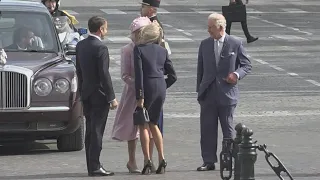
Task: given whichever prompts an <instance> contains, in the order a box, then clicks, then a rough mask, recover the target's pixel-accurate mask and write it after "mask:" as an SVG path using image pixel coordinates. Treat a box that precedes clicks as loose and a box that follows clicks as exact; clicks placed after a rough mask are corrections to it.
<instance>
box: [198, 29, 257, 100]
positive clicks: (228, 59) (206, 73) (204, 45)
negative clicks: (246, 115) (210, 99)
mask: <svg viewBox="0 0 320 180" xmlns="http://www.w3.org/2000/svg"><path fill="white" fill-rule="evenodd" d="M251 68H252V66H251V62H250V60H249V58H248V56H247V53H246V51H245V49H244V47H243V45H242V42H241V41H240V40H238V39H235V38H234V37H232V36H229V35H228V34H226V37H225V40H224V44H223V47H222V50H221V55H220V61H219V64H218V66H217V65H216V59H215V53H214V39H213V38H211V37H209V38H207V39H205V40H203V41H202V42H201V44H200V47H199V53H198V69H197V87H196V91H197V92H198V101H201V100H204V99H205V95H206V91H207V89H208V88H209V87H210V85H211V84H212V83H214V86H213V87H214V88H216V92H217V94H216V95H217V99H218V100H219V102H220V103H221V104H222V105H233V104H236V103H237V101H238V97H239V89H238V85H237V84H235V85H233V84H229V83H227V82H226V81H225V80H224V78H226V77H227V76H228V74H229V73H232V72H237V73H238V74H239V80H240V79H242V78H244V77H245V76H246V75H247V74H248V73H250V72H251Z"/></svg>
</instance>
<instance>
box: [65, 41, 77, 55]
mask: <svg viewBox="0 0 320 180" xmlns="http://www.w3.org/2000/svg"><path fill="white" fill-rule="evenodd" d="M64 51H65V52H66V55H68V56H69V55H72V56H75V55H76V45H74V44H66V45H65V48H64Z"/></svg>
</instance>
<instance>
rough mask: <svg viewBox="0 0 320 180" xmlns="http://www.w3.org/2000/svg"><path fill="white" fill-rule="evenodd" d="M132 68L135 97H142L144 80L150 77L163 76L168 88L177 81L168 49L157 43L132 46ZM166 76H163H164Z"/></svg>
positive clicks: (150, 78)
mask: <svg viewBox="0 0 320 180" xmlns="http://www.w3.org/2000/svg"><path fill="white" fill-rule="evenodd" d="M133 53H134V64H135V65H134V69H135V87H136V98H137V99H141V98H144V92H145V87H144V81H145V80H148V79H149V80H152V78H164V79H165V82H166V87H164V88H169V87H170V86H171V85H172V84H173V83H175V82H176V81H177V76H176V72H175V70H174V68H173V65H172V62H171V60H170V59H169V56H168V51H167V50H166V49H165V48H163V47H161V46H160V45H158V44H154V43H148V44H142V45H137V46H135V47H134V50H133ZM165 75H166V76H167V78H165V77H164V76H165Z"/></svg>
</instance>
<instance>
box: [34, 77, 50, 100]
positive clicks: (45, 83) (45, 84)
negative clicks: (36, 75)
mask: <svg viewBox="0 0 320 180" xmlns="http://www.w3.org/2000/svg"><path fill="white" fill-rule="evenodd" d="M33 89H34V92H35V93H36V94H37V95H38V96H48V95H49V94H50V93H51V91H52V84H51V82H50V80H49V79H46V78H40V79H38V80H37V81H36V82H35V83H34V87H33Z"/></svg>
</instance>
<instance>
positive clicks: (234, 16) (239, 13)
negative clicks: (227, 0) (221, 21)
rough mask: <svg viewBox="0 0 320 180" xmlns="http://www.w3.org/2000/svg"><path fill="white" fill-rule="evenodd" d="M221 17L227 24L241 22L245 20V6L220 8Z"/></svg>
mask: <svg viewBox="0 0 320 180" xmlns="http://www.w3.org/2000/svg"><path fill="white" fill-rule="evenodd" d="M222 15H223V16H224V17H225V18H226V20H227V22H243V21H246V20H247V10H246V5H229V6H222Z"/></svg>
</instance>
